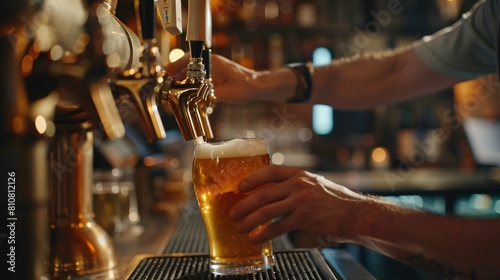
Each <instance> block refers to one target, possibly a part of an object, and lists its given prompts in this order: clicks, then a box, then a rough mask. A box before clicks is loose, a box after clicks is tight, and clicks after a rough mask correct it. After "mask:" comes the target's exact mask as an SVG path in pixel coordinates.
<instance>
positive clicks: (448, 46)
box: [413, 0, 500, 79]
mask: <svg viewBox="0 0 500 280" xmlns="http://www.w3.org/2000/svg"><path fill="white" fill-rule="evenodd" d="M499 7H500V0H482V1H479V2H478V3H477V4H475V5H474V7H473V8H472V9H471V11H469V12H467V13H465V14H464V15H463V16H462V18H461V19H460V20H458V21H457V22H456V23H455V24H453V25H452V26H450V27H447V28H445V29H442V30H440V31H438V32H436V33H435V34H433V35H430V36H425V37H423V38H422V39H421V40H419V41H417V42H415V43H414V44H413V48H414V50H415V52H416V53H417V56H418V57H419V58H420V59H421V60H422V62H423V63H424V64H425V65H427V66H428V67H429V68H431V69H432V70H434V71H436V72H438V73H440V74H442V75H445V76H450V77H455V78H459V79H474V78H477V77H478V76H481V75H486V74H492V73H496V71H497V52H496V48H497V43H498V38H497V37H498V28H499V17H498V11H499Z"/></svg>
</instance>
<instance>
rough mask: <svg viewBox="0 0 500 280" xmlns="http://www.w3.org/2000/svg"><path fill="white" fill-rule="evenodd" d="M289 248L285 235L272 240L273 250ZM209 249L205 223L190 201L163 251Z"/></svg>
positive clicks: (204, 251) (291, 247)
mask: <svg viewBox="0 0 500 280" xmlns="http://www.w3.org/2000/svg"><path fill="white" fill-rule="evenodd" d="M290 249H293V246H292V245H291V243H290V241H289V240H288V237H287V236H286V235H284V236H282V237H280V238H276V239H275V240H273V250H290ZM209 250H210V249H209V246H208V236H207V231H206V229H205V223H204V222H203V218H202V216H201V213H200V210H199V208H198V206H197V203H196V201H194V202H191V203H189V204H188V205H187V206H186V207H185V208H184V210H183V213H182V219H181V222H180V223H179V225H178V226H177V228H176V231H175V232H174V234H173V236H172V238H171V239H170V241H169V243H168V244H167V246H166V248H165V250H164V251H163V252H164V253H165V254H170V253H208V252H209Z"/></svg>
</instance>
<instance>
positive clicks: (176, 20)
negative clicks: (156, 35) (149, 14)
mask: <svg viewBox="0 0 500 280" xmlns="http://www.w3.org/2000/svg"><path fill="white" fill-rule="evenodd" d="M157 10H158V15H159V18H160V21H161V25H162V26H163V29H165V30H166V31H167V32H168V33H170V34H172V35H180V34H181V33H182V6H181V0H158V3H157Z"/></svg>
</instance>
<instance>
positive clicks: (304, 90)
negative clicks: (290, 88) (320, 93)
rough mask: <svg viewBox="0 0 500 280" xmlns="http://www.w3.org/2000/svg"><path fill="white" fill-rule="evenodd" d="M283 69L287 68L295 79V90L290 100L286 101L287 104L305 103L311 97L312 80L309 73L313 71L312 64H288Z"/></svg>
mask: <svg viewBox="0 0 500 280" xmlns="http://www.w3.org/2000/svg"><path fill="white" fill-rule="evenodd" d="M284 67H286V68H289V69H290V70H292V72H293V73H294V74H295V77H297V89H296V91H295V94H294V96H293V97H292V98H290V99H288V100H287V101H286V102H288V103H300V102H306V101H308V100H309V98H310V97H311V92H312V79H311V72H312V70H313V65H312V63H310V62H309V63H290V64H285V65H284Z"/></svg>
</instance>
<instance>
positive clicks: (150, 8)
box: [135, 0, 156, 41]
mask: <svg viewBox="0 0 500 280" xmlns="http://www.w3.org/2000/svg"><path fill="white" fill-rule="evenodd" d="M135 1H136V6H137V1H139V3H138V7H139V18H140V26H141V34H142V40H144V41H147V40H150V39H155V38H156V13H155V0H135Z"/></svg>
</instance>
